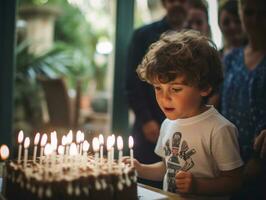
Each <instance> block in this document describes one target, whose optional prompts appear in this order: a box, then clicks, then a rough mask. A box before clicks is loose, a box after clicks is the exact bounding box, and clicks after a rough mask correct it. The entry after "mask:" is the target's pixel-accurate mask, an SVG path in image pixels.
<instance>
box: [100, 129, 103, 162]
mask: <svg viewBox="0 0 266 200" xmlns="http://www.w3.org/2000/svg"><path fill="white" fill-rule="evenodd" d="M99 142H100V163H101V164H103V145H104V138H103V135H102V134H100V135H99Z"/></svg>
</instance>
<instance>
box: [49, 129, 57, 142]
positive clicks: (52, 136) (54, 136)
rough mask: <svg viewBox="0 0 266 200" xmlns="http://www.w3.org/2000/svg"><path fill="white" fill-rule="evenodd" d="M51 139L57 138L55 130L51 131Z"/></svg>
mask: <svg viewBox="0 0 266 200" xmlns="http://www.w3.org/2000/svg"><path fill="white" fill-rule="evenodd" d="M50 136H51V141H53V140H55V139H56V140H57V133H56V131H53V132H51V135H50Z"/></svg>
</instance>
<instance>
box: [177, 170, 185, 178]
mask: <svg viewBox="0 0 266 200" xmlns="http://www.w3.org/2000/svg"><path fill="white" fill-rule="evenodd" d="M186 177H187V173H186V172H184V171H179V172H177V173H176V175H175V178H176V179H182V178H186Z"/></svg>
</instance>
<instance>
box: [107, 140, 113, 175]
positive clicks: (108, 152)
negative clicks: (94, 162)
mask: <svg viewBox="0 0 266 200" xmlns="http://www.w3.org/2000/svg"><path fill="white" fill-rule="evenodd" d="M112 143H113V142H112V137H111V136H108V137H107V142H106V149H107V154H108V155H107V163H108V171H111V167H112V165H111V149H112Z"/></svg>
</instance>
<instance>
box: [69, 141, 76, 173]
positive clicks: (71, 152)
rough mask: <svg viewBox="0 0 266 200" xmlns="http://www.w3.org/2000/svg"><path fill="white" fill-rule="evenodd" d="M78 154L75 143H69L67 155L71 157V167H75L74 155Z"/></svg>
mask: <svg viewBox="0 0 266 200" xmlns="http://www.w3.org/2000/svg"><path fill="white" fill-rule="evenodd" d="M77 154H78V151H77V145H76V144H75V143H71V145H70V148H69V155H70V156H71V157H72V166H73V169H75V168H76V159H75V157H76V155H77Z"/></svg>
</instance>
